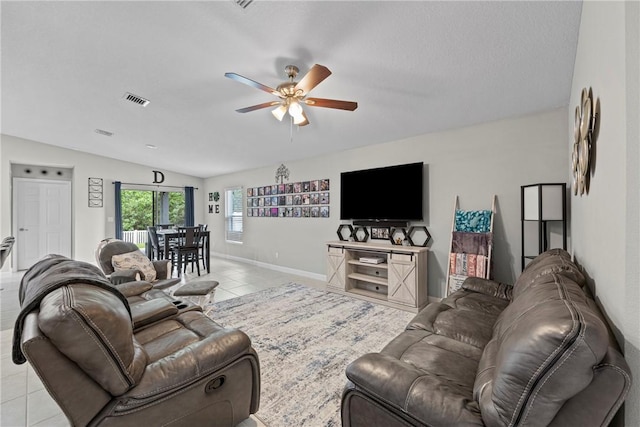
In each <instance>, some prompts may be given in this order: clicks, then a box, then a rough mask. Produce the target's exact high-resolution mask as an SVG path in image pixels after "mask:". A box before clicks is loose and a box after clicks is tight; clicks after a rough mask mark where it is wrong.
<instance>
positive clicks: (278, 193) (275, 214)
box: [247, 179, 331, 218]
mask: <svg viewBox="0 0 640 427" xmlns="http://www.w3.org/2000/svg"><path fill="white" fill-rule="evenodd" d="M330 188H331V186H330V182H329V180H328V179H316V180H310V181H299V182H291V183H281V184H276V185H265V186H261V187H250V188H247V217H269V218H329V217H330V209H329V201H330V195H329V193H330Z"/></svg>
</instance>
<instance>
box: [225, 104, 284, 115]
mask: <svg viewBox="0 0 640 427" xmlns="http://www.w3.org/2000/svg"><path fill="white" fill-rule="evenodd" d="M278 104H280V101H271V102H264V103H262V104H258V105H252V106H251V107H245V108H240V109H239V110H236V111H237V112H238V113H248V112H250V111H255V110H259V109H261V108H267V107H273V106H274V105H278Z"/></svg>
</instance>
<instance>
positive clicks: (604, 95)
mask: <svg viewBox="0 0 640 427" xmlns="http://www.w3.org/2000/svg"><path fill="white" fill-rule="evenodd" d="M639 27H640V6H639V4H638V3H637V2H584V3H583V8H582V22H581V24H580V37H579V40H578V50H577V55H576V61H575V69H574V76H573V85H572V89H571V101H570V104H569V105H570V107H572V108H570V109H569V114H568V116H569V118H568V121H569V123H570V127H571V129H570V131H569V132H570V133H572V128H573V109H574V108H575V106H577V105H578V104H579V99H580V92H581V90H582V88H583V87H592V88H593V95H594V98H598V99H599V100H600V105H601V116H600V128H599V134H598V138H597V141H596V144H595V170H594V173H593V176H592V178H591V186H590V190H589V194H588V195H586V196H582V197H580V196H574V197H572V200H571V204H572V224H571V235H572V237H573V249H574V254H575V257H576V260H577V261H578V263H580V264H581V265H582V267H583V268H584V270H585V271H586V273H587V275H588V276H589V277H590V279H591V285H592V287H593V288H594V289H595V295H596V299H597V300H598V301H599V303H600V304H601V305H602V307H603V309H604V310H605V312H606V314H607V316H608V317H609V318H610V319H611V323H612V324H613V325H614V327H615V329H617V331H616V332H617V334H618V338H619V341H620V342H621V345H622V346H623V347H624V349H623V351H624V354H625V358H626V359H627V361H628V363H629V365H630V366H631V369H632V371H633V374H634V377H635V378H634V379H635V383H634V385H633V387H632V390H631V393H630V395H629V397H628V398H627V402H628V403H627V405H626V407H625V425H628V426H638V425H640V406H639V405H638V402H640V350H639V349H640V314H639V313H640V290H639V286H640V284H639V277H640V274H639V272H638V271H639V270H638V264H639V260H640V254H639V250H638V241H639V240H640V233H639V231H638V230H639V223H640V215H639V214H638V211H639V209H638V205H639V198H640V179H639V172H638V164H639V162H638V160H639V159H640V155H639V149H638V144H639V140H640V130H639V128H640V126H639V123H638V122H639V120H640V119H639V118H640V109H639V108H638V102H639V101H638V99H639V98H640V90H639V87H638V85H639V83H638V81H639V80H640V73H639V68H640V55H639V54H638V49H639V46H640V40H639V39H640V33H639V30H638V28H639ZM567 141H570V144H569V150H570V149H571V143H572V139H571V137H568V138H567ZM622 335H623V336H624V337H622Z"/></svg>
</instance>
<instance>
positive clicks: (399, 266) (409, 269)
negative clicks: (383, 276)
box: [387, 254, 417, 307]
mask: <svg viewBox="0 0 640 427" xmlns="http://www.w3.org/2000/svg"><path fill="white" fill-rule="evenodd" d="M388 264H389V295H388V296H387V300H388V301H392V302H396V303H399V304H404V305H409V306H411V307H417V301H416V289H417V287H416V258H415V256H413V255H410V254H390V255H389V260H388Z"/></svg>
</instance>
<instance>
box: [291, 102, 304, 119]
mask: <svg viewBox="0 0 640 427" xmlns="http://www.w3.org/2000/svg"><path fill="white" fill-rule="evenodd" d="M289 114H290V115H291V117H293V118H295V117H296V116H300V115H301V114H302V106H301V105H300V103H299V102H298V100H297V99H295V98H293V99H291V102H290V103H289Z"/></svg>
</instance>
